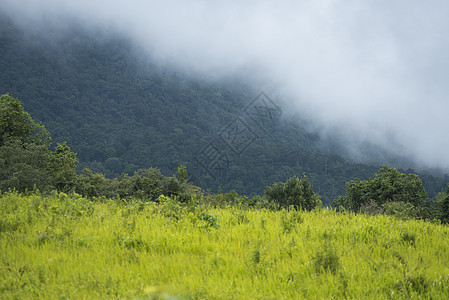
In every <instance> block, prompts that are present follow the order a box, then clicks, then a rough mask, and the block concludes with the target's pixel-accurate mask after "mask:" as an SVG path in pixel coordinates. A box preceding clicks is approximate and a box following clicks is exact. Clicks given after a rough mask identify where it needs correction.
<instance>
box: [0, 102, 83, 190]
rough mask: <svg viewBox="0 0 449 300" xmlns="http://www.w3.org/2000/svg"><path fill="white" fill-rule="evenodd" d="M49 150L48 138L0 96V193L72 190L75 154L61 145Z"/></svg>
mask: <svg viewBox="0 0 449 300" xmlns="http://www.w3.org/2000/svg"><path fill="white" fill-rule="evenodd" d="M50 146H51V138H50V134H49V133H48V132H47V131H46V129H45V127H44V126H43V125H39V124H37V123H36V122H34V121H33V119H32V118H31V116H30V114H29V113H27V112H26V111H24V109H23V106H22V103H21V102H20V101H19V100H18V99H16V98H13V97H11V96H9V95H7V94H6V95H2V96H0V190H7V189H16V190H18V191H21V192H23V191H26V190H33V189H39V190H42V191H48V190H51V189H54V188H56V189H57V190H60V191H69V190H70V189H72V188H73V187H74V185H75V181H76V164H77V162H78V160H77V158H76V154H75V153H73V152H71V151H70V148H69V147H68V146H67V145H66V144H65V143H63V144H58V145H57V146H56V149H55V150H54V151H51V150H50Z"/></svg>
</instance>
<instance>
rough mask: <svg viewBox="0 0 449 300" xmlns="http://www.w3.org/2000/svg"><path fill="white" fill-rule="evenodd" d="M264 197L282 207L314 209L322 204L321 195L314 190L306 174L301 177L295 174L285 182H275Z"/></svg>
mask: <svg viewBox="0 0 449 300" xmlns="http://www.w3.org/2000/svg"><path fill="white" fill-rule="evenodd" d="M264 197H265V198H266V199H267V200H268V201H269V202H272V203H276V204H278V205H279V206H280V207H281V208H288V207H290V206H292V207H294V208H295V209H301V210H312V209H314V208H315V207H318V206H321V200H320V196H319V195H318V194H317V193H315V192H314V191H313V189H312V185H311V184H310V182H309V180H308V178H307V176H306V175H305V174H304V175H303V177H302V178H301V179H299V178H298V177H296V176H295V177H292V178H290V179H288V180H287V181H286V182H285V183H275V184H273V185H272V186H270V187H267V188H266V190H265V192H264Z"/></svg>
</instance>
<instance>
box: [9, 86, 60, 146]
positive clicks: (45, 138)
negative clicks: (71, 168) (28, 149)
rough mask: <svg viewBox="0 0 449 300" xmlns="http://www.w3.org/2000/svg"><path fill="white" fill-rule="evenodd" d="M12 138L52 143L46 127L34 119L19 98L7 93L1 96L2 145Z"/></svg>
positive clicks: (29, 141)
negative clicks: (24, 108)
mask: <svg viewBox="0 0 449 300" xmlns="http://www.w3.org/2000/svg"><path fill="white" fill-rule="evenodd" d="M12 139H14V140H19V141H20V142H22V143H24V144H26V143H35V144H41V145H44V146H47V147H50V144H51V138H50V134H49V133H48V131H47V130H46V129H45V127H44V126H43V125H40V124H38V123H36V122H34V121H33V119H32V118H31V116H30V114H29V113H27V112H26V111H24V110H23V105H22V103H21V102H20V101H19V99H17V98H13V97H11V96H10V95H8V94H5V95H2V96H0V147H1V146H3V145H4V144H5V143H6V142H8V141H11V140H12Z"/></svg>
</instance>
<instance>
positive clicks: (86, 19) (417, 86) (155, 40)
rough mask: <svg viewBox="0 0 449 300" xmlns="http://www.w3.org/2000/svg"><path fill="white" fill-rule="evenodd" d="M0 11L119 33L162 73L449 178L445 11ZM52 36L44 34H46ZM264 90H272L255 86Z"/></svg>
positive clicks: (301, 7)
mask: <svg viewBox="0 0 449 300" xmlns="http://www.w3.org/2000/svg"><path fill="white" fill-rule="evenodd" d="M1 6H2V10H3V11H5V12H6V13H7V14H9V15H10V16H13V19H14V20H15V21H17V22H19V23H20V24H21V25H22V26H25V27H30V28H32V29H33V30H38V29H39V28H40V29H43V28H45V26H54V27H59V28H60V27H64V26H66V23H67V20H75V21H77V22H80V23H82V24H85V26H86V27H88V28H91V29H98V28H102V29H107V30H114V31H116V32H119V33H120V34H123V35H125V36H127V37H129V38H130V39H132V41H133V42H134V43H135V45H138V46H139V47H140V48H141V49H143V50H144V51H146V52H147V53H151V55H152V56H153V57H155V58H157V59H158V60H159V61H161V62H164V63H165V64H171V65H175V66H176V67H178V68H182V69H184V70H189V72H199V73H200V74H202V75H204V76H208V77H217V76H223V75H224V74H226V75H229V74H235V73H240V74H244V75H245V76H247V77H248V78H249V79H253V78H254V79H256V80H255V81H256V82H258V83H259V85H260V89H262V88H264V83H272V82H275V87H276V92H277V93H278V94H279V95H281V97H280V99H282V101H285V102H286V103H287V104H288V105H290V106H291V107H295V108H296V111H297V112H299V113H301V116H302V117H303V118H304V117H306V118H308V119H310V120H313V121H314V124H315V128H316V129H318V130H320V131H321V133H322V134H323V135H326V134H331V135H335V134H340V135H341V136H342V137H343V138H344V139H345V144H346V145H350V147H351V151H352V152H353V153H357V152H358V150H357V148H358V147H357V145H358V144H360V142H366V141H369V142H371V143H375V144H377V145H380V146H382V147H384V148H387V149H388V150H389V151H393V152H395V153H398V154H401V155H405V156H409V157H411V158H413V159H414V160H415V161H416V162H417V163H420V165H421V166H423V167H437V168H443V169H447V168H448V167H449V155H448V154H447V151H446V149H447V147H448V146H449V135H448V134H447V129H448V128H449V119H448V118H447V117H446V112H447V111H448V108H449V107H448V106H449V101H447V95H448V94H449V85H448V84H447V80H448V78H449V76H448V75H449V74H448V72H449V41H448V39H447V37H446V36H447V32H448V29H449V19H448V18H447V15H448V14H449V4H448V3H447V1H441V0H437V1H434V2H432V5H428V4H426V3H423V2H420V1H408V2H407V3H404V2H403V1H363V2H360V1H331V0H328V1H319V2H317V1H289V0H283V1H222V2H219V1H201V0H194V1H179V0H170V1H142V0H133V1H126V2H122V1H86V0H78V1H52V0H45V1H39V2H36V1H31V0H21V1H16V0H4V1H2V4H1ZM43 34H45V32H43ZM261 79H264V81H258V80H261Z"/></svg>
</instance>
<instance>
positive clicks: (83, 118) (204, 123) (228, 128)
mask: <svg viewBox="0 0 449 300" xmlns="http://www.w3.org/2000/svg"><path fill="white" fill-rule="evenodd" d="M0 66H1V72H0V93H1V94H4V93H9V94H10V95H12V96H13V97H17V98H19V99H20V100H21V101H22V102H23V103H24V107H25V109H26V110H27V111H28V112H30V114H31V116H32V117H33V119H35V120H38V121H40V122H42V123H43V124H44V125H45V127H46V128H47V129H48V131H49V132H50V133H51V135H52V137H53V139H54V140H55V141H56V142H62V141H67V143H68V145H70V147H71V149H72V150H73V151H74V152H76V153H77V155H78V158H79V160H80V164H79V170H81V169H82V168H90V169H91V170H93V171H94V172H101V173H104V174H105V175H106V176H108V177H113V176H115V175H117V174H121V173H132V172H133V171H135V170H137V169H139V168H149V167H157V168H159V169H161V171H162V172H163V173H164V174H168V175H171V174H173V173H174V172H176V170H177V167H178V166H179V165H182V164H183V165H186V166H187V170H188V172H189V174H190V175H191V177H190V180H191V181H193V182H194V183H195V184H197V185H199V186H201V187H203V188H204V189H209V190H211V191H212V192H215V191H217V190H218V188H219V187H221V189H222V190H223V191H229V190H231V189H233V190H236V191H237V192H238V193H240V194H246V195H253V194H261V193H263V191H264V189H265V187H266V186H267V185H270V184H272V183H274V182H277V181H285V180H286V179H287V178H289V177H291V176H294V175H297V176H301V175H302V174H303V173H305V174H306V175H307V176H308V177H309V178H310V180H311V182H312V183H313V186H314V189H315V190H316V191H317V192H318V193H319V194H320V195H321V196H322V198H323V202H324V203H329V202H330V201H331V200H333V199H335V198H336V197H338V196H339V195H341V194H344V191H345V182H347V181H349V180H351V179H352V178H354V177H359V178H362V179H365V178H368V177H369V176H371V175H372V174H373V173H375V172H376V171H377V170H378V169H379V167H380V163H381V162H380V163H379V164H370V165H367V164H362V163H355V162H352V161H350V160H349V159H348V157H345V156H344V155H343V152H342V148H341V147H339V146H338V144H333V143H329V142H327V141H326V142H324V141H323V140H321V139H320V137H319V135H318V134H316V133H313V132H311V131H309V130H307V129H306V128H307V126H306V125H307V124H305V123H304V122H292V121H291V120H289V118H286V117H285V115H286V114H285V112H286V111H288V107H287V108H285V107H282V106H281V101H277V99H276V97H273V96H272V95H270V94H269V93H267V92H264V91H260V90H257V89H255V88H254V87H253V86H251V85H249V84H245V80H243V79H242V78H226V79H220V80H218V79H207V78H200V76H197V75H192V74H187V73H186V72H181V71H179V70H178V69H176V68H175V67H173V66H167V65H164V64H162V63H159V62H157V61H156V60H154V59H152V58H151V56H148V55H143V54H142V53H140V52H139V49H138V47H136V45H133V44H132V43H131V42H130V41H129V40H127V39H126V38H124V37H123V36H120V35H117V34H113V33H110V32H105V31H95V32H93V31H91V30H88V29H86V28H84V27H82V26H80V25H67V26H66V28H65V29H60V30H57V29H51V28H48V30H47V31H46V32H45V34H43V33H42V32H37V31H35V30H22V29H21V27H18V26H17V25H16V24H15V23H14V22H12V21H11V20H10V19H8V17H2V18H0ZM409 171H413V170H409ZM421 176H422V177H421V178H422V179H423V182H424V185H425V186H426V189H427V192H428V193H429V194H431V195H434V194H436V193H437V192H439V191H441V190H442V189H443V188H444V187H445V186H446V184H447V182H448V181H449V180H448V179H449V178H448V177H447V176H446V177H445V178H441V177H437V176H433V175H430V174H422V175H421Z"/></svg>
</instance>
